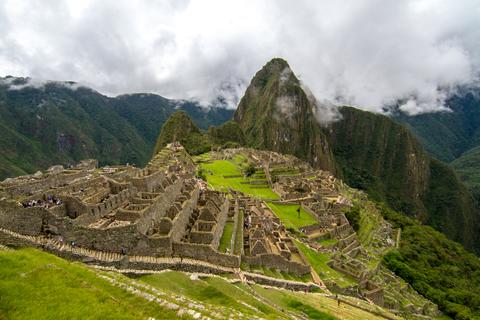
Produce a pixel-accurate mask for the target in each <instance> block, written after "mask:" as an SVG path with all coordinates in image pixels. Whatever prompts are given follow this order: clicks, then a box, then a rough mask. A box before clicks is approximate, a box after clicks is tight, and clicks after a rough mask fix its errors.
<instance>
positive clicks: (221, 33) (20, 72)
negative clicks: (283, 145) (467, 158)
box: [0, 0, 480, 113]
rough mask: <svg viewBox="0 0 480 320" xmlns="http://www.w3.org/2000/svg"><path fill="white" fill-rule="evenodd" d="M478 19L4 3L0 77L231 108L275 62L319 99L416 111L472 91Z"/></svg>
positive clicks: (200, 4)
mask: <svg viewBox="0 0 480 320" xmlns="http://www.w3.org/2000/svg"><path fill="white" fill-rule="evenodd" d="M479 16H480V3H479V2H478V1H476V0H460V1H453V0H452V1H443V2H441V3H439V2H435V1H429V0H420V1H379V0H368V1H367V0H364V1H351V2H348V3H347V2H338V1H321V2H319V1H317V2H312V1H295V2H291V1H274V0H270V1H262V2H258V1H240V0H238V1H221V0H207V1H196V0H192V1H159V2H151V1H117V0H116V1H96V2H93V1H47V2H46V1H2V2H1V3H0V28H1V29H2V35H1V36H0V75H1V76H5V75H7V74H12V75H16V76H31V77H32V78H41V79H51V80H73V81H77V82H80V83H82V84H86V85H89V86H91V87H93V88H95V89H96V90H99V91H100V92H103V93H106V94H110V95H116V94H120V93H127V92H155V93H159V94H162V95H164V96H168V97H171V98H185V99H192V98H196V99H198V100H199V101H201V102H203V103H204V104H208V103H209V102H210V101H211V100H212V99H215V98H216V97H218V96H219V95H221V96H223V97H225V101H226V102H227V103H228V104H229V105H231V106H232V107H235V106H236V104H237V102H238V98H239V97H240V96H241V95H242V94H243V92H244V90H245V88H246V87H247V85H248V80H249V79H250V78H251V77H252V76H253V74H254V72H255V70H257V69H259V68H260V67H261V66H262V65H263V64H264V63H265V61H268V60H269V59H270V58H272V57H275V56H280V57H283V58H285V59H287V60H288V61H289V63H290V65H291V66H292V68H293V69H294V70H296V72H297V73H298V74H299V75H300V78H301V80H302V82H303V83H304V84H305V85H306V86H308V87H309V88H310V89H311V91H312V92H313V94H314V95H315V96H316V97H317V98H318V99H321V100H323V99H326V100H329V101H330V102H333V103H336V104H338V103H347V104H354V105H358V106H360V107H362V108H364V109H368V110H370V111H382V110H383V108H385V106H389V105H392V104H394V103H396V102H397V101H402V107H401V108H402V110H404V111H406V112H409V113H422V112H429V111H436V110H442V109H445V106H444V101H445V98H446V97H447V96H448V95H449V93H451V91H452V90H454V89H455V87H456V86H457V85H466V84H471V83H473V82H475V81H476V79H477V77H478V71H479V66H480V42H478V39H479V38H480V22H479V21H480V20H479V19H478V17H479Z"/></svg>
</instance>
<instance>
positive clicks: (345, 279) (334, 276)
mask: <svg viewBox="0 0 480 320" xmlns="http://www.w3.org/2000/svg"><path fill="white" fill-rule="evenodd" d="M295 243H296V244H297V247H298V249H299V250H300V251H302V253H303V255H304V256H305V257H306V258H307V260H308V262H309V263H310V265H311V266H312V268H313V269H314V270H315V271H316V272H317V273H318V275H319V276H320V278H321V279H323V280H334V281H335V282H336V283H337V284H338V285H339V286H340V287H348V286H351V285H355V284H356V281H355V279H353V278H352V277H350V276H348V275H345V274H343V273H340V272H338V271H337V270H334V269H332V268H330V267H329V266H328V265H327V262H328V261H329V260H330V257H329V256H328V255H327V254H325V253H322V252H317V251H315V250H313V249H310V248H309V247H307V246H306V245H305V244H303V243H301V242H299V241H296V240H295Z"/></svg>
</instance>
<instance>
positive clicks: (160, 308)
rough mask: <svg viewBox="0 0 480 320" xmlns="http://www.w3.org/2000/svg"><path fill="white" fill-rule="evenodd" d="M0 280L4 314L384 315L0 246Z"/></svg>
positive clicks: (215, 280) (223, 281)
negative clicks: (106, 267) (125, 271)
mask: <svg viewBox="0 0 480 320" xmlns="http://www.w3.org/2000/svg"><path fill="white" fill-rule="evenodd" d="M0 283H1V285H0V296H1V299H0V318H2V319H3V318H5V319H178V318H182V319H194V318H197V317H198V318H199V317H201V316H204V315H205V316H209V317H210V318H214V319H224V318H228V317H229V316H231V317H234V318H235V319H252V318H254V317H260V318H265V319H291V318H300V319H306V318H309V319H324V320H333V319H352V320H355V319H367V320H370V319H371V320H374V319H382V317H379V316H376V315H374V314H371V313H369V312H366V311H363V310H361V309H359V308H356V307H353V306H350V305H347V304H342V306H341V307H340V308H339V307H338V306H337V302H336V301H335V300H334V299H331V298H328V297H326V296H325V295H323V294H320V293H308V294H305V293H303V292H302V293H298V292H291V291H285V290H281V289H274V288H269V289H265V288H263V287H261V286H257V285H253V286H248V285H245V284H241V283H237V284H234V283H231V282H230V281H229V280H228V279H227V278H222V277H206V278H204V277H201V278H199V279H195V280H192V279H191V278H190V277H189V275H188V274H184V273H181V272H173V271H170V272H168V271H167V272H162V273H158V274H152V275H142V276H134V277H131V278H129V277H126V276H124V275H121V274H118V273H114V272H110V271H102V270H98V269H94V268H89V267H87V266H84V265H82V264H79V263H72V262H68V261H65V260H63V259H60V258H58V257H55V256H53V255H50V254H48V253H44V252H41V251H38V250H36V249H22V250H8V251H2V250H0ZM197 314H198V316H197Z"/></svg>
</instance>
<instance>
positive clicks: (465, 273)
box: [378, 204, 480, 319]
mask: <svg viewBox="0 0 480 320" xmlns="http://www.w3.org/2000/svg"><path fill="white" fill-rule="evenodd" d="M378 207H379V208H380V209H381V212H382V215H383V216H384V218H386V219H387V220H388V221H389V222H391V223H392V224H393V226H394V227H397V228H401V229H402V235H401V242H400V248H399V249H398V250H395V251H392V252H390V253H388V254H387V255H386V256H385V257H384V263H385V265H386V266H387V267H388V268H389V269H391V270H392V271H394V272H395V273H396V274H397V275H399V276H400V277H402V278H403V279H404V280H405V281H407V282H408V283H409V284H411V285H412V287H413V288H414V289H415V290H417V291H418V292H419V293H421V294H422V295H424V296H425V297H427V298H428V299H430V300H432V301H433V302H434V303H436V304H437V305H438V306H439V307H440V309H441V310H442V311H444V312H445V313H446V314H447V315H449V316H451V317H454V318H455V319H480V259H479V258H478V257H477V256H475V255H474V254H472V253H469V252H468V251H466V250H465V249H464V248H463V247H462V246H461V245H460V244H458V243H456V242H454V241H452V240H449V239H448V238H447V237H445V235H444V234H442V233H440V232H438V231H436V230H434V229H433V228H431V227H429V226H424V225H421V224H420V223H419V222H418V221H416V220H414V219H412V218H409V217H407V216H405V215H403V214H400V213H398V212H395V211H393V210H391V209H389V208H387V207H386V206H385V205H381V204H380V205H378Z"/></svg>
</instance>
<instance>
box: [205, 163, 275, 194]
mask: <svg viewBox="0 0 480 320" xmlns="http://www.w3.org/2000/svg"><path fill="white" fill-rule="evenodd" d="M201 167H202V168H203V169H204V170H205V175H206V178H207V182H208V184H209V185H210V186H211V187H212V188H214V189H215V190H225V189H227V188H232V189H235V190H238V191H241V192H243V193H245V194H248V195H251V196H255V197H259V198H262V199H278V198H279V196H278V194H276V193H275V192H273V191H272V189H270V187H269V186H268V185H264V186H262V185H250V184H248V183H242V182H249V181H250V180H249V179H245V178H244V177H243V174H242V172H241V170H240V168H239V165H236V164H235V163H234V162H232V161H228V160H215V161H212V162H210V163H202V164H201ZM225 176H227V177H225ZM228 176H239V177H233V178H230V177H228Z"/></svg>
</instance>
